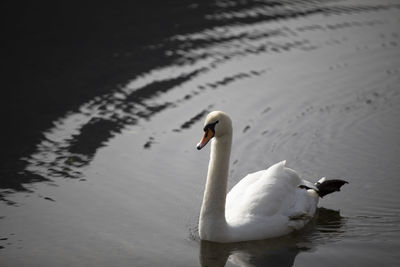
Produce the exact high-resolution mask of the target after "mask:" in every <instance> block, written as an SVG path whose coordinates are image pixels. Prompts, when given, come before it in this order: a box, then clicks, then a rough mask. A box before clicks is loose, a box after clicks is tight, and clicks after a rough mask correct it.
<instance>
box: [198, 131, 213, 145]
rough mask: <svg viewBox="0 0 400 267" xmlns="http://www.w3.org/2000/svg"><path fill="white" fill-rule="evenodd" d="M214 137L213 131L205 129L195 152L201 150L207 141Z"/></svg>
mask: <svg viewBox="0 0 400 267" xmlns="http://www.w3.org/2000/svg"><path fill="white" fill-rule="evenodd" d="M213 137H214V131H213V130H212V129H210V128H207V129H205V131H204V135H203V138H201V140H200V142H199V143H198V144H197V150H200V149H202V148H203V147H205V145H207V143H208V141H210V140H211V138H213Z"/></svg>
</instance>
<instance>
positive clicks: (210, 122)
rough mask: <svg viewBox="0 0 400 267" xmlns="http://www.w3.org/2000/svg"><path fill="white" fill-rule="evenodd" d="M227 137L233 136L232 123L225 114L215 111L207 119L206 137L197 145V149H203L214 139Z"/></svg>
mask: <svg viewBox="0 0 400 267" xmlns="http://www.w3.org/2000/svg"><path fill="white" fill-rule="evenodd" d="M225 135H232V121H231V119H230V118H229V116H228V115H227V114H226V113H225V112H222V111H213V112H211V113H209V114H208V115H207V117H206V121H205V123H204V135H203V138H202V139H201V140H200V142H199V143H198V144H197V149H198V150H200V149H202V148H203V147H204V146H205V145H207V143H208V142H209V141H210V140H211V139H212V138H213V137H215V138H219V137H222V136H225Z"/></svg>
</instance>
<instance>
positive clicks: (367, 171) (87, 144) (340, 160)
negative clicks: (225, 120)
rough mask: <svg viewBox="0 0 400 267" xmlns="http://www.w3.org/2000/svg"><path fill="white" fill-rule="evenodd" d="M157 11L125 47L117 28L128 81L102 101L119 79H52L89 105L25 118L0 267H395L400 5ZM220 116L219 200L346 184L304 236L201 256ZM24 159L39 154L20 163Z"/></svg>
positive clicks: (212, 249)
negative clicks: (223, 129)
mask: <svg viewBox="0 0 400 267" xmlns="http://www.w3.org/2000/svg"><path fill="white" fill-rule="evenodd" d="M147 8H150V7H147ZM163 8H164V9H165V12H164V11H163V12H161V11H160V10H162V9H163ZM121 10H122V9H121ZM160 10H158V9H157V10H156V12H155V14H156V15H155V18H154V19H155V20H157V18H161V20H162V19H163V18H165V17H166V18H170V19H171V20H172V21H173V22H174V23H175V24H174V23H172V22H171V23H166V25H165V27H164V29H165V31H163V30H160V32H154V36H152V35H151V34H143V36H141V37H143V38H140V40H142V41H141V43H139V44H137V43H136V44H135V45H134V40H135V38H133V37H129V38H128V37H126V38H125V37H124V36H125V35H124V34H127V32H129V29H130V27H128V26H130V24H129V19H127V18H129V16H127V17H123V16H122V15H124V14H125V15H126V14H129V12H128V11H121V12H122V15H121V14H120V13H118V12H116V14H117V15H120V16H119V18H120V19H119V20H118V21H119V22H120V21H121V23H120V24H118V23H117V25H118V26H121V25H125V26H126V27H125V28H124V27H121V28H120V29H119V30H120V32H117V33H115V35H112V36H113V38H117V37H118V38H120V39H118V38H117V39H118V40H124V41H126V42H127V43H126V44H124V45H120V44H118V45H119V46H121V47H117V45H115V46H112V44H111V43H112V42H111V41H110V42H109V43H107V45H104V46H102V48H101V49H103V50H104V51H109V50H110V51H111V50H112V51H113V53H112V55H113V57H114V58H115V59H114V60H113V61H109V62H111V63H112V64H115V65H116V66H117V67H115V69H117V70H118V72H121V73H118V74H116V73H117V72H116V71H115V72H113V71H110V74H109V75H110V76H111V77H110V78H109V79H108V82H109V84H108V85H107V86H103V85H100V84H101V83H102V81H104V80H105V78H104V76H102V75H104V73H106V72H107V71H109V70H110V69H113V68H114V67H109V66H105V65H107V64H104V62H103V65H100V66H97V67H96V68H94V69H92V70H91V71H89V70H88V69H90V68H89V67H90V66H94V65H96V64H95V63H98V61H96V60H93V59H91V60H92V61H90V60H89V63H87V64H88V65H87V66H83V67H80V68H78V71H76V72H74V70H72V69H71V73H72V74H74V73H75V75H78V74H76V73H78V72H79V73H80V74H79V75H80V76H77V77H80V78H81V80H80V83H82V84H85V86H83V87H82V85H79V83H78V82H77V83H69V84H67V86H65V84H63V81H64V79H65V76H63V75H59V76H56V78H53V79H54V81H53V83H51V82H52V81H49V83H50V84H52V85H54V84H56V85H57V84H59V88H60V94H61V95H63V94H64V95H68V92H70V93H71V92H76V91H74V90H78V89H79V90H82V88H87V90H88V91H87V92H86V91H85V92H86V95H84V96H82V95H77V96H74V95H70V96H69V97H70V98H68V97H66V98H64V99H62V100H63V101H64V102H65V103H70V105H71V108H68V107H66V108H65V110H64V109H61V108H60V109H61V110H58V109H57V110H54V112H53V113H51V114H50V115H44V114H43V113H40V110H41V108H42V107H37V108H36V107H35V108H32V110H30V108H26V109H27V110H26V111H25V112H26V113H21V114H22V115H20V117H21V118H22V117H23V116H28V115H27V114H29V112H35V110H39V111H38V114H36V115H37V116H35V122H36V121H40V122H41V123H38V124H36V123H35V127H32V128H31V129H32V130H31V131H32V134H31V135H32V136H33V137H32V138H28V139H25V140H23V139H22V138H20V137H21V136H20V135H21V134H20V133H16V137H14V139H13V137H12V136H13V135H12V134H9V135H6V137H7V138H6V140H8V144H5V145H4V146H5V152H4V153H3V156H4V158H6V159H7V160H6V161H5V162H6V163H5V164H3V165H2V166H4V167H2V171H1V175H2V179H1V188H2V191H1V197H2V202H1V203H0V205H1V217H0V247H1V249H0V255H1V257H0V262H1V265H2V266H21V265H25V266H37V265H40V266H71V265H73V266H82V265H90V266H110V265H112V266H127V265H133V266H199V265H203V266H224V265H226V266H267V265H270V266H322V265H323V266H376V265H378V264H379V265H384V266H397V265H399V263H400V257H399V256H398V250H399V248H400V227H399V225H400V216H399V214H400V213H399V211H400V210H399V207H400V205H399V204H400V203H399V202H400V200H399V197H398V195H397V191H398V188H399V186H400V180H399V179H398V173H399V172H400V164H399V162H398V158H399V156H400V139H399V136H400V128H399V126H398V125H400V119H399V114H400V105H399V103H400V88H399V81H400V75H399V73H400V60H399V58H400V48H399V45H400V38H399V36H400V30H399V29H400V27H399V26H400V25H399V24H400V19H399V18H400V6H399V5H398V3H397V2H395V1H368V2H365V1H319V2H316V1H295V2H293V1H288V2H285V1H283V2H282V3H275V2H274V3H272V2H268V1H243V2H235V1H207V2H204V3H203V2H202V3H197V2H195V1H193V2H190V3H186V2H185V4H182V3H181V2H179V1H177V2H176V3H175V4H174V5H171V6H168V7H161V8H160ZM139 13H140V12H139V11H136V14H139ZM107 14H108V13H107ZM160 14H162V15H160ZM157 16H159V17H157ZM124 18H125V19H127V20H124ZM146 19H147V20H146ZM138 21H139V22H143V21H145V22H146V23H149V24H148V25H149V27H150V28H156V27H155V26H154V24H152V23H150V22H151V21H152V18H142V17H140V19H137V18H136V20H135V22H138ZM177 21H178V22H179V23H178V22H177ZM185 22H186V23H185ZM151 25H153V26H151ZM174 25H175V26H174ZM110 27H111V26H110ZM99 32H100V33H101V31H99ZM111 32H113V31H112V30H108V31H107V33H109V34H110V33H111ZM138 32H139V31H138V30H134V34H133V36H136V35H137V34H138ZM100 35H101V34H99V35H98V36H100ZM95 36H96V35H95ZM98 36H97V37H98ZM104 39H106V38H104ZM143 40H144V41H143ZM129 43H130V44H132V47H133V48H130V49H131V50H132V51H131V52H130V50H129V49H128V48H127V47H129V45H128V44H129ZM122 46H124V47H122ZM101 49H100V48H98V50H101ZM107 49H109V50H107ZM124 49H125V50H124ZM89 50H90V47H89V45H88V47H87V51H89ZM128 50H129V51H128ZM61 51H62V49H61ZM83 51H85V50H83ZM121 51H125V52H121ZM126 51H128V52H126ZM138 51H139V52H138ZM110 53H111V52H110ZM129 53H130V54H129ZM55 54H57V53H56V52H55ZM82 55H83V54H82ZM85 55H86V53H85ZM102 55H104V54H102ZM87 57H89V56H87ZM104 58H105V57H103V58H102V59H104ZM135 58H136V59H140V60H142V61H143V65H141V64H139V63H138V62H136V61H135ZM71 61H73V60H72V59H71ZM131 61H135V63H131ZM142 61H140V63H141V62H142ZM65 64H67V63H65ZM90 64H93V65H90ZM118 64H120V65H118ZM67 66H75V65H74V64H72V63H71V65H67ZM118 66H119V67H118ZM39 69H40V68H39ZM115 69H113V70H115ZM40 70H41V69H40ZM93 71H95V73H99V74H102V75H99V76H98V77H99V78H98V79H100V81H99V80H98V79H97V75H96V74H94V75H93V73H92V72H93ZM81 72H82V73H81ZM67 73H68V72H67ZM46 75H47V74H46V73H45V74H42V76H39V78H38V79H40V78H43V77H45V76H46ZM67 76H68V75H67ZM28 77H29V76H28ZM93 77H95V78H93ZM75 78H76V77H75ZM43 79H44V78H43ZM92 80H94V81H93V82H91V81H92ZM34 85H35V84H33V86H34ZM91 87H93V88H91ZM76 88H78V89H76ZM54 90H56V89H54ZM21 94H22V96H21V99H22V101H25V102H26V103H27V106H28V107H32V106H29V97H28V96H29V94H28V95H26V94H24V93H23V92H22V93H21ZM23 97H26V98H23ZM42 97H43V99H46V94H43V96H42ZM71 99H72V100H71ZM47 100H48V101H49V103H50V105H52V104H51V102H52V101H51V100H52V99H51V98H49V99H47ZM42 101H44V100H42ZM57 101H61V100H59V99H58V100H57ZM79 101H81V102H79ZM25 102H24V103H25ZM74 103H75V104H74ZM31 105H32V104H31ZM64 105H65V106H67V105H66V104H64ZM3 107H4V106H3ZM216 109H218V110H224V111H226V112H227V113H229V114H230V115H231V117H232V119H233V123H234V137H233V149H232V158H231V171H230V177H229V187H232V186H233V185H234V184H235V183H236V182H237V181H239V179H240V178H241V177H243V176H244V175H245V174H247V173H249V172H253V171H255V170H259V169H262V168H266V167H267V166H269V165H271V164H273V163H275V162H278V161H280V160H283V159H286V160H287V164H288V166H289V167H291V168H293V169H295V170H297V171H298V172H299V173H300V175H301V176H302V177H304V178H307V179H309V180H311V181H316V180H317V179H318V178H320V177H322V176H326V177H328V178H342V179H345V180H347V181H349V184H348V185H345V186H344V187H343V189H342V191H341V192H338V193H335V194H332V195H329V196H327V197H325V198H324V199H322V200H321V201H320V204H319V206H320V208H319V210H318V215H317V216H316V218H315V219H314V220H313V221H312V222H311V223H310V224H309V225H308V226H307V227H306V228H305V229H303V230H302V231H299V232H296V233H293V234H291V235H289V236H285V237H281V238H277V239H272V240H263V241H256V242H244V243H239V244H214V243H209V242H200V241H199V239H198V235H197V220H198V213H199V210H200V204H201V200H202V193H203V189H204V183H205V175H206V169H207V164H208V150H204V151H203V150H202V151H200V152H199V151H197V150H196V149H195V146H196V144H197V142H198V140H199V139H200V137H201V135H202V123H203V120H204V117H205V115H206V114H207V113H208V112H209V111H211V110H216ZM59 113H62V114H59ZM34 114H35V113H34ZM57 114H58V115H57ZM56 115H57V116H56ZM54 116H55V117H56V118H53V117H54ZM32 124H33V123H32ZM38 125H39V126H38ZM10 129H14V128H12V127H11V126H10V128H9V129H8V131H10V132H11V130H10ZM28 132H29V131H28ZM6 134H7V130H6ZM27 136H28V137H29V136H30V135H27ZM13 140H14V141H13ZM12 141H13V142H14V143H13V142H12ZM22 144H23V145H24V146H25V147H32V148H31V149H22V150H21V151H18V150H15V149H13V148H15V147H22ZM10 151H12V152H10ZM15 151H17V152H15ZM7 153H9V154H7Z"/></svg>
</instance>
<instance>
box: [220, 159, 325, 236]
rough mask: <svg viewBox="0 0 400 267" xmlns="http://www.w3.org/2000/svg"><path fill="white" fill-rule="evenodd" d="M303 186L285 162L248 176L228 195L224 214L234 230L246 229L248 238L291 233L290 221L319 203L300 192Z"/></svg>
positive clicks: (303, 191) (302, 190)
mask: <svg viewBox="0 0 400 267" xmlns="http://www.w3.org/2000/svg"><path fill="white" fill-rule="evenodd" d="M300 184H302V180H301V179H300V177H299V176H298V175H297V173H296V172H295V171H293V170H291V169H289V168H286V167H285V161H282V162H279V163H277V164H275V165H273V166H271V167H270V168H268V169H267V170H263V171H259V172H255V173H251V174H248V175H247V176H246V177H244V178H243V179H242V180H241V181H240V182H239V183H238V184H236V185H235V186H234V187H233V188H232V190H231V191H230V192H229V193H228V195H227V199H226V211H225V212H226V213H225V214H226V220H227V222H228V224H229V225H230V226H232V227H235V228H241V226H245V227H243V228H245V229H246V232H248V234H249V235H250V234H251V235H253V234H254V235H258V236H260V235H262V234H264V235H266V237H268V235H269V232H271V233H274V234H279V233H282V232H289V231H290V230H291V229H289V227H290V225H289V221H290V217H291V216H292V215H293V214H296V213H299V214H301V213H303V212H307V211H312V210H313V209H314V210H315V207H316V201H317V199H318V198H315V199H314V197H312V196H310V195H309V193H308V192H307V190H304V189H300V188H299V187H298V185H300ZM310 215H311V216H312V215H313V214H310ZM302 225H304V223H302ZM294 227H295V228H297V226H296V225H294ZM299 227H300V225H299ZM235 231H236V232H238V229H235ZM242 235H245V234H244V233H242Z"/></svg>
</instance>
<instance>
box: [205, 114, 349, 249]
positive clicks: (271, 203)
mask: <svg viewBox="0 0 400 267" xmlns="http://www.w3.org/2000/svg"><path fill="white" fill-rule="evenodd" d="M210 140H212V141H211V152H210V161H209V166H208V173H207V180H206V185H205V190H204V196H203V202H202V206H201V210H200V217H199V236H200V239H201V240H207V241H213V242H220V243H229V242H240V241H251V240H261V239H268V238H273V237H278V236H282V235H286V234H288V233H290V232H291V231H293V230H297V229H300V228H302V227H303V226H304V225H306V224H307V223H308V222H309V221H310V219H311V218H312V217H313V216H314V214H315V211H316V209H317V204H318V200H319V198H320V197H323V196H325V195H326V194H329V193H332V192H334V191H340V187H341V186H342V185H344V184H345V183H347V182H346V181H343V180H339V179H337V180H326V178H322V179H320V180H319V181H318V182H317V183H315V184H313V183H311V182H309V181H306V180H303V179H301V178H300V177H299V175H298V174H297V173H296V172H295V171H294V170H292V169H290V168H287V167H286V161H281V162H279V163H276V164H274V165H272V166H271V167H269V168H268V169H266V170H261V171H258V172H254V173H250V174H248V175H247V176H245V177H244V178H243V179H242V180H240V181H239V182H238V183H237V184H236V185H235V186H234V187H233V188H232V189H231V190H230V192H229V193H228V194H227V193H226V192H227V178H228V171H229V160H230V153H231V146H232V121H231V119H230V118H229V116H228V115H227V114H226V113H224V112H222V111H213V112H211V113H209V114H208V115H207V117H206V120H205V124H204V135H203V137H202V139H201V140H200V142H199V143H198V144H197V149H198V150H200V149H202V148H203V147H204V146H205V145H206V144H207V143H208V142H209V141H210Z"/></svg>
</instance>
